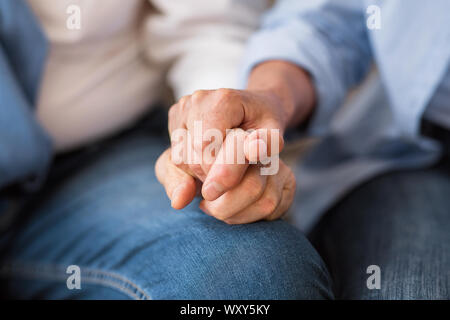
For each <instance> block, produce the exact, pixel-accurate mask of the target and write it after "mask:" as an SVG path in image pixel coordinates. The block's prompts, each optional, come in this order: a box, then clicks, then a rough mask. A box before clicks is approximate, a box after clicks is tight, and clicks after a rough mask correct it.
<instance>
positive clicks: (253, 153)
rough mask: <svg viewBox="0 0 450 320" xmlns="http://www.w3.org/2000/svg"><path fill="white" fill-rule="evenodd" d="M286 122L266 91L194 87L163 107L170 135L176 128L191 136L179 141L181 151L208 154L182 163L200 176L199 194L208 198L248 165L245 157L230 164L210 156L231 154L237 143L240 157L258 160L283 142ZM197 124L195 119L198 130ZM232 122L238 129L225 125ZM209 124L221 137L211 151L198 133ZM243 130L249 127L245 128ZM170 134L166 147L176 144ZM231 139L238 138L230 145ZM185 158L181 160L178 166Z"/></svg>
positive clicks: (232, 182) (278, 103)
mask: <svg viewBox="0 0 450 320" xmlns="http://www.w3.org/2000/svg"><path fill="white" fill-rule="evenodd" d="M287 122H288V119H287V117H286V114H285V113H284V112H283V108H282V106H281V101H280V100H279V99H278V98H277V96H276V95H274V94H271V93H270V92H269V91H265V92H257V91H248V90H247V91H240V90H231V89H219V90H213V91H197V92H195V93H194V94H192V95H190V96H186V97H184V98H182V99H181V100H180V102H178V103H177V104H175V105H174V106H172V108H171V109H170V112H169V132H170V134H171V137H172V139H173V140H174V136H175V134H174V133H175V132H176V130H178V129H181V130H187V131H188V132H189V135H190V136H191V137H193V139H192V140H191V143H188V144H184V145H183V146H182V147H181V148H182V149H183V152H184V154H187V153H189V152H191V153H195V154H196V155H197V157H199V158H200V159H203V160H204V159H211V161H201V162H200V163H192V162H191V163H189V164H188V167H189V170H190V171H191V172H192V173H193V174H194V175H195V176H196V177H198V178H199V179H200V180H202V181H203V182H204V184H203V188H202V195H203V197H204V198H205V199H207V200H209V201H213V200H215V199H217V198H218V197H220V196H221V195H222V194H224V193H225V192H227V191H229V190H231V189H233V188H234V187H236V186H237V185H238V184H239V183H240V181H241V179H242V177H243V176H244V173H245V172H246V170H247V168H248V163H246V162H240V163H236V162H235V163H232V164H230V163H228V162H227V163H225V162H224V161H215V160H216V158H220V157H223V158H225V157H227V154H232V155H231V157H228V158H227V159H235V158H236V154H237V153H239V150H238V149H240V146H241V147H242V146H244V148H243V149H242V150H243V152H244V153H245V158H246V159H247V160H251V161H261V160H263V159H261V156H262V155H263V156H264V157H266V158H267V157H270V156H274V155H277V154H278V153H279V152H280V151H281V149H282V148H283V132H284V129H285V127H286V125H287ZM197 124H200V125H201V132H200V133H199V132H198V125H197ZM196 125H197V127H196ZM232 128H239V129H240V131H236V130H233V131H232V132H229V131H227V130H229V129H232ZM211 130H215V131H216V132H219V134H220V137H221V138H222V141H220V143H221V145H220V148H219V149H220V150H219V151H218V153H216V154H214V155H212V156H211V155H210V154H209V152H208V146H209V145H210V143H211V141H209V140H208V139H205V138H204V137H203V134H204V133H208V132H209V131H211ZM244 130H254V131H253V132H252V133H248V131H247V132H244ZM199 134H200V135H201V136H200V137H198V135H199ZM240 137H241V140H239V138H240ZM173 140H172V148H174V150H175V148H178V149H180V148H179V145H178V146H177V145H176V144H177V143H178V142H179V141H173ZM236 140H238V141H241V142H240V143H239V142H238V144H237V145H236V144H235V143H234V142H235V141H236ZM222 143H223V144H222ZM229 146H230V147H229ZM187 149H190V150H187ZM262 149H264V150H262ZM233 153H234V154H233ZM185 164H186V163H184V162H183V163H181V165H182V166H184V165H185Z"/></svg>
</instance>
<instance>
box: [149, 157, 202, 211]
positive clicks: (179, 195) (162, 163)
mask: <svg viewBox="0 0 450 320" xmlns="http://www.w3.org/2000/svg"><path fill="white" fill-rule="evenodd" d="M155 173H156V177H157V179H158V181H159V182H160V183H161V184H162V185H163V186H164V188H165V190H166V193H167V196H168V197H169V199H170V200H171V205H172V207H173V208H174V209H182V208H184V207H185V206H187V205H188V204H189V203H191V202H192V200H193V199H194V197H195V195H196V193H197V185H196V182H195V179H194V178H193V177H192V176H191V175H189V174H188V173H186V172H184V171H183V170H181V169H179V168H178V167H177V166H175V165H174V164H173V163H172V161H171V159H170V149H167V150H166V151H165V152H164V153H163V154H162V155H161V156H160V157H159V159H158V161H157V162H156V165H155Z"/></svg>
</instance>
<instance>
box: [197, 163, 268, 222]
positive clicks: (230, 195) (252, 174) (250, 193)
mask: <svg viewBox="0 0 450 320" xmlns="http://www.w3.org/2000/svg"><path fill="white" fill-rule="evenodd" d="M266 181H267V176H262V175H260V173H259V168H258V167H257V166H251V167H250V168H249V169H248V170H247V172H246V173H245V176H244V178H243V179H242V182H241V183H240V184H239V185H238V186H237V187H236V188H234V189H232V190H230V191H228V192H226V193H225V194H224V195H222V196H221V197H219V198H218V199H216V200H214V201H208V200H203V201H202V202H201V203H200V209H202V210H203V211H204V212H206V213H207V214H209V215H212V216H214V217H216V218H217V219H219V220H225V219H227V218H229V217H231V216H233V215H235V214H236V213H238V212H240V211H241V210H243V209H245V208H246V207H248V206H249V205H251V204H252V203H253V202H255V201H257V200H258V199H259V198H260V197H261V195H262V194H263V192H264V190H265V187H266Z"/></svg>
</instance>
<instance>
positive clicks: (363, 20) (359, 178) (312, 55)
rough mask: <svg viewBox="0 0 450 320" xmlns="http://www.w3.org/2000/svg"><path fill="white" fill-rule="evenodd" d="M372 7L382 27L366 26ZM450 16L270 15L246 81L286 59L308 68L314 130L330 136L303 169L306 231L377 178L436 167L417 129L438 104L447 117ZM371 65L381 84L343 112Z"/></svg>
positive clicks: (285, 0)
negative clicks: (269, 64) (269, 62)
mask: <svg viewBox="0 0 450 320" xmlns="http://www.w3.org/2000/svg"><path fill="white" fill-rule="evenodd" d="M371 5H376V6H377V8H379V9H380V11H379V12H380V20H379V21H380V28H379V29H377V28H375V29H373V28H369V27H368V19H369V18H371V17H372V18H373V16H371V14H373V11H371V10H370V8H369V6H371ZM368 9H369V10H368ZM449 12H450V1H448V0H432V1H427V2H424V1H421V0H379V1H367V0H324V1H307V0H280V1H278V2H277V4H276V6H275V7H274V8H273V9H272V10H271V11H270V12H269V13H268V14H267V15H266V16H265V17H264V19H263V22H262V28H261V30H260V31H259V32H258V33H257V34H255V35H254V36H253V37H252V39H251V40H250V43H249V46H248V49H247V52H246V56H245V58H244V65H243V68H242V70H243V72H242V77H241V80H242V84H243V85H244V84H245V82H246V81H247V77H248V74H249V72H250V71H251V69H252V68H253V67H254V66H255V65H257V64H259V63H261V62H263V61H267V60H273V59H281V60H285V61H290V62H293V63H295V64H297V65H299V66H301V67H303V68H304V69H306V70H308V71H309V72H310V73H311V75H312V78H313V81H314V83H315V87H316V91H317V96H318V104H317V108H316V111H315V114H314V116H313V118H312V119H311V120H312V121H311V124H310V126H309V132H310V133H311V134H313V135H320V136H322V137H323V139H322V140H321V142H320V143H319V144H318V145H317V146H316V147H315V148H314V149H313V150H312V151H311V152H310V153H309V154H308V155H307V156H306V159H304V161H302V163H301V164H299V167H298V168H297V170H298V191H297V192H298V196H297V197H296V201H295V204H294V206H293V209H292V214H293V220H294V222H295V223H296V224H297V225H298V226H299V227H300V228H302V229H309V228H310V227H311V226H312V225H313V224H314V223H315V222H316V221H317V220H318V218H319V217H320V215H321V214H322V213H323V212H324V211H325V210H326V209H327V208H329V207H330V206H331V205H332V204H333V203H334V202H336V200H338V199H339V198H340V197H342V196H343V195H345V194H346V193H347V192H348V190H350V189H351V188H354V187H355V186H357V185H358V184H360V183H361V182H363V181H365V180H367V179H369V178H370V177H373V176H375V175H377V174H380V173H382V172H386V171H388V170H393V169H396V168H415V167H420V166H424V165H429V164H431V163H433V161H436V159H437V158H438V156H439V145H437V144H436V143H435V142H434V141H431V140H429V139H426V138H424V137H422V136H420V131H419V124H420V120H421V118H422V115H423V113H424V111H425V109H427V108H428V109H432V108H433V105H434V104H435V105H436V106H435V107H434V108H435V110H434V111H435V112H431V113H430V114H436V113H441V114H442V112H445V106H447V107H448V109H447V112H450V95H449V92H448V91H447V92H444V91H441V94H440V95H437V92H438V91H439V88H440V86H441V87H442V88H444V89H445V88H446V86H445V85H442V84H443V83H444V82H448V81H449V77H450V75H449V74H448V71H447V70H448V65H449V58H450V20H449ZM373 63H375V64H376V67H377V70H378V74H379V78H375V79H370V80H369V82H370V83H371V85H370V88H368V89H367V90H365V91H366V92H365V93H364V95H363V96H361V95H357V96H356V97H353V98H352V100H351V102H350V103H349V104H348V105H347V106H346V107H345V108H344V110H343V108H340V106H341V105H342V104H343V102H344V99H345V98H346V96H347V93H348V91H349V90H350V89H351V88H353V87H355V86H356V85H358V84H359V83H360V82H361V81H362V80H363V79H364V78H365V77H366V75H367V73H368V71H369V70H370V69H371V66H372V65H373ZM444 79H445V81H444ZM444 89H442V90H444ZM434 97H436V98H434ZM433 98H434V99H433ZM338 110H339V112H337V111H338ZM447 125H448V127H450V123H448V124H447Z"/></svg>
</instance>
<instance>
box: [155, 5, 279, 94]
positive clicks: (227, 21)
mask: <svg viewBox="0 0 450 320" xmlns="http://www.w3.org/2000/svg"><path fill="white" fill-rule="evenodd" d="M151 2H152V4H153V6H154V7H156V9H157V10H158V14H153V15H151V17H149V19H148V21H147V25H146V33H147V37H146V39H147V43H148V44H147V46H148V49H147V54H148V56H149V57H150V60H151V61H152V62H154V63H157V64H158V65H165V66H166V68H167V69H168V83H169V85H170V86H171V87H172V88H173V90H174V93H175V96H176V98H180V97H181V96H183V95H186V94H191V93H192V92H193V91H195V90H198V89H217V88H237V87H238V84H239V81H238V79H239V77H238V68H239V65H240V62H241V60H242V55H243V53H244V49H245V45H246V42H247V40H248V38H249V37H250V35H251V34H252V33H253V32H254V31H256V29H257V27H258V26H259V22H260V17H261V14H262V13H263V12H264V11H265V10H266V9H267V8H268V7H269V6H270V2H271V1H270V0H246V1H242V0H215V1H211V0H170V1H167V0H153V1H151Z"/></svg>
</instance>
